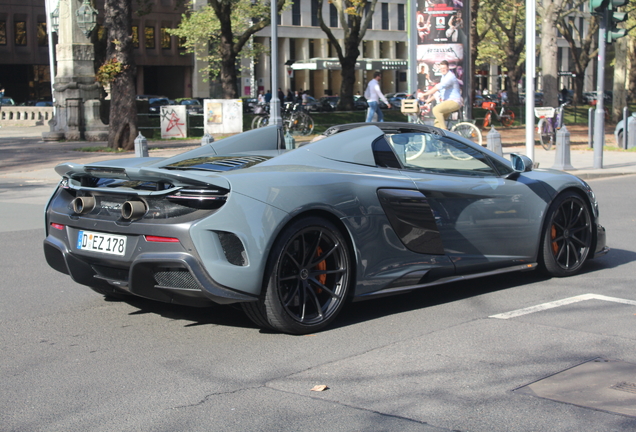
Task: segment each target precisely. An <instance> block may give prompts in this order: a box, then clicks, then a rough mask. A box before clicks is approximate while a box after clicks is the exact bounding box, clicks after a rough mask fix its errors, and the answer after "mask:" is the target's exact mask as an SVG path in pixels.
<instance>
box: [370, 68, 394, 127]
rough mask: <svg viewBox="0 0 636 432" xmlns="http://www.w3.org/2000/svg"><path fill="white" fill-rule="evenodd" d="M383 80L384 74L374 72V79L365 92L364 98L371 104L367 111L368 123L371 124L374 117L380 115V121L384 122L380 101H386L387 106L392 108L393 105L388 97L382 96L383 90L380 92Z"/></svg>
mask: <svg viewBox="0 0 636 432" xmlns="http://www.w3.org/2000/svg"><path fill="white" fill-rule="evenodd" d="M381 79H382V73H381V72H379V71H376V72H373V79H372V80H371V81H369V84H368V85H367V89H366V90H365V92H364V97H365V98H366V100H367V103H368V104H369V109H368V111H367V120H366V122H367V123H371V122H372V121H373V115H374V114H377V115H378V121H379V122H383V121H384V114H382V110H381V109H380V99H381V100H382V101H384V103H385V104H386V106H388V107H389V108H391V104H390V103H389V101H388V100H387V99H386V96H384V94H382V90H380V80H381Z"/></svg>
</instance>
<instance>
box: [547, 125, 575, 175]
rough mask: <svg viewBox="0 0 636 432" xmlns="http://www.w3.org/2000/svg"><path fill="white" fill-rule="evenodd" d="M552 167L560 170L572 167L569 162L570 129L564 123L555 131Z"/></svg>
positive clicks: (571, 168)
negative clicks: (554, 152)
mask: <svg viewBox="0 0 636 432" xmlns="http://www.w3.org/2000/svg"><path fill="white" fill-rule="evenodd" d="M552 168H553V169H557V170H561V171H566V170H573V169H574V167H573V166H572V165H571V164H570V131H569V130H568V128H567V127H566V126H565V125H563V126H562V127H561V129H559V130H558V131H557V133H556V154H555V157H554V165H553V166H552Z"/></svg>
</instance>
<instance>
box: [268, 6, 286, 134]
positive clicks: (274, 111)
mask: <svg viewBox="0 0 636 432" xmlns="http://www.w3.org/2000/svg"><path fill="white" fill-rule="evenodd" d="M271 18H272V23H271V28H272V36H271V38H272V55H271V58H270V59H271V64H272V66H271V73H272V99H271V100H270V103H269V124H270V125H276V126H280V125H282V124H283V119H282V118H281V117H280V100H279V99H278V11H277V10H276V0H271Z"/></svg>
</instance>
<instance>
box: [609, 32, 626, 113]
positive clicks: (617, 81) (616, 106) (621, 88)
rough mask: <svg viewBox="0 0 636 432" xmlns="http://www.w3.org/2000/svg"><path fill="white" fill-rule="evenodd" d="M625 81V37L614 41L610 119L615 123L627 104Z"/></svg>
mask: <svg viewBox="0 0 636 432" xmlns="http://www.w3.org/2000/svg"><path fill="white" fill-rule="evenodd" d="M626 81H627V38H624V37H623V38H620V39H618V40H617V41H616V42H614V87H613V88H612V94H613V96H612V121H613V122H614V123H617V122H618V121H619V120H620V119H621V118H622V117H623V107H624V106H625V105H627V94H626V91H625V87H626V86H625V84H626Z"/></svg>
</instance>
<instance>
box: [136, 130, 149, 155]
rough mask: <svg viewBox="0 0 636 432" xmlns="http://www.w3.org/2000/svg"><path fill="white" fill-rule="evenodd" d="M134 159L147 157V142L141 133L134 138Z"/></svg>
mask: <svg viewBox="0 0 636 432" xmlns="http://www.w3.org/2000/svg"><path fill="white" fill-rule="evenodd" d="M135 157H148V140H147V139H146V137H145V136H143V135H142V134H141V132H139V135H137V138H135Z"/></svg>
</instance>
